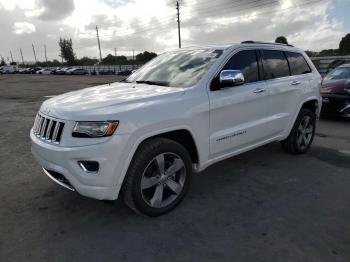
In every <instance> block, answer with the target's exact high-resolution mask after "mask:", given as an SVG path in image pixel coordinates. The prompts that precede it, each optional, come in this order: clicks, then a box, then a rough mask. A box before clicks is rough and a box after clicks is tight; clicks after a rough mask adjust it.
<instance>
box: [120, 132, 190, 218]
mask: <svg viewBox="0 0 350 262" xmlns="http://www.w3.org/2000/svg"><path fill="white" fill-rule="evenodd" d="M191 176H192V162H191V158H190V156H189V154H188V152H187V150H186V149H185V148H184V147H183V146H182V145H181V144H179V143H177V142H175V141H173V140H170V139H166V138H155V139H151V140H149V141H146V142H145V143H143V144H142V145H141V146H140V148H139V149H138V150H137V152H136V153H135V156H134V157H133V160H132V162H131V164H130V167H129V169H128V172H127V175H126V177H125V181H124V184H123V188H122V194H123V198H124V202H125V204H126V205H128V206H129V207H130V208H131V209H133V210H134V211H136V212H138V213H142V214H145V215H147V216H159V215H162V214H165V213H167V212H169V211H170V210H172V209H173V208H175V207H176V206H177V205H178V204H179V203H180V202H181V201H182V200H183V198H184V197H185V194H186V192H187V191H188V188H189V185H190V180H191Z"/></svg>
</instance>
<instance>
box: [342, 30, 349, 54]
mask: <svg viewBox="0 0 350 262" xmlns="http://www.w3.org/2000/svg"><path fill="white" fill-rule="evenodd" d="M339 53H340V54H341V55H350V34H347V35H346V36H344V37H343V38H342V39H341V41H340V43H339Z"/></svg>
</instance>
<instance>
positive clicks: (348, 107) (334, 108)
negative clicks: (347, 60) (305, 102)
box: [321, 64, 350, 117]
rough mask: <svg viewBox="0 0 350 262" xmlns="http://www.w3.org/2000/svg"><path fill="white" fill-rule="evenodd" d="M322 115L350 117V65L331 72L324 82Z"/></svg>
mask: <svg viewBox="0 0 350 262" xmlns="http://www.w3.org/2000/svg"><path fill="white" fill-rule="evenodd" d="M321 95H322V100H323V106H322V114H325V115H337V116H342V117H350V64H344V65H341V66H339V67H337V68H335V69H334V70H332V71H331V72H329V73H328V74H327V75H326V76H325V77H324V79H323V81H322V89H321Z"/></svg>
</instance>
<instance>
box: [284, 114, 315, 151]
mask: <svg viewBox="0 0 350 262" xmlns="http://www.w3.org/2000/svg"><path fill="white" fill-rule="evenodd" d="M315 130H316V116H315V113H313V112H312V111H311V110H309V109H306V108H302V109H301V110H300V113H299V115H298V117H297V120H296V121H295V123H294V126H293V129H292V131H291V132H290V134H289V136H288V137H287V139H286V140H283V141H282V142H281V144H282V147H283V148H284V149H285V150H286V151H288V152H290V153H292V154H303V153H305V152H306V151H307V150H308V149H309V147H310V146H311V144H312V141H313V139H314V135H315Z"/></svg>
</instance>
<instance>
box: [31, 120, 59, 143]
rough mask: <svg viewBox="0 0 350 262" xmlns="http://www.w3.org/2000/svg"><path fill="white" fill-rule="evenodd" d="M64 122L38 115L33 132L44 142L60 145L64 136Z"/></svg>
mask: <svg viewBox="0 0 350 262" xmlns="http://www.w3.org/2000/svg"><path fill="white" fill-rule="evenodd" d="M63 128H64V122H60V121H57V120H56V119H52V118H49V117H45V116H43V115H41V114H40V113H38V114H37V115H36V117H35V121H34V125H33V132H34V134H35V135H36V136H37V137H39V138H40V139H42V140H45V141H47V142H49V143H55V144H59V143H60V142H61V138H62V134H63Z"/></svg>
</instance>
